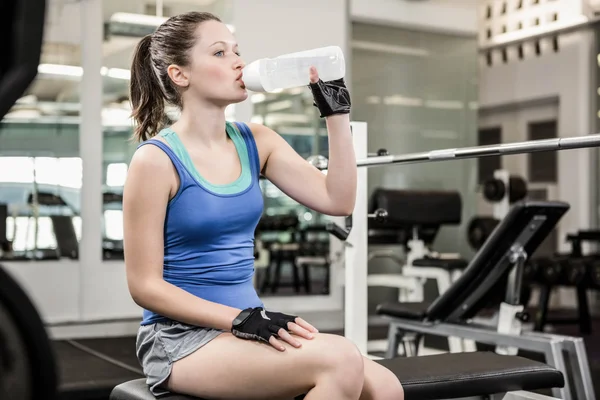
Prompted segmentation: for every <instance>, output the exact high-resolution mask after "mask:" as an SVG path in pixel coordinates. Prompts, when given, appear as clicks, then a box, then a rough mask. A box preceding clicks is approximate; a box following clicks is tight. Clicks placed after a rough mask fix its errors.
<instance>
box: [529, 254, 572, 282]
mask: <svg viewBox="0 0 600 400" xmlns="http://www.w3.org/2000/svg"><path fill="white" fill-rule="evenodd" d="M561 272H562V268H561V266H560V263H558V262H556V260H553V259H552V258H550V257H536V258H532V259H531V260H529V262H528V263H526V264H525V268H524V271H523V277H524V278H525V277H527V278H528V280H529V281H530V282H536V283H545V284H548V285H554V284H556V282H558V280H559V279H560V275H561Z"/></svg>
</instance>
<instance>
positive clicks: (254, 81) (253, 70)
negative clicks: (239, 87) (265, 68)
mask: <svg viewBox="0 0 600 400" xmlns="http://www.w3.org/2000/svg"><path fill="white" fill-rule="evenodd" d="M259 66H260V60H256V61H253V62H251V63H250V64H248V65H246V66H245V67H244V69H243V70H242V80H243V81H244V85H245V86H246V89H248V90H252V91H253V92H266V90H265V88H264V87H263V86H262V83H261V82H260V72H259Z"/></svg>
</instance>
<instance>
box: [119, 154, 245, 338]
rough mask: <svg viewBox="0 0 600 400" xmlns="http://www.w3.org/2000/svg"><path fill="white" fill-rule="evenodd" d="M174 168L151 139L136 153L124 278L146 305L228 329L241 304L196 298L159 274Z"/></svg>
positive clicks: (127, 195) (128, 192)
mask: <svg viewBox="0 0 600 400" xmlns="http://www.w3.org/2000/svg"><path fill="white" fill-rule="evenodd" d="M178 179H179V178H178V176H177V173H176V171H175V169H174V167H173V165H172V163H171V161H170V160H169V158H168V156H167V155H166V154H165V153H164V152H163V151H162V150H160V149H159V148H157V147H156V146H153V145H147V146H143V147H141V148H140V149H138V150H137V151H136V153H135V154H134V156H133V158H132V160H131V164H130V166H129V170H128V173H127V181H126V183H125V187H124V191H123V234H124V237H123V244H124V250H125V269H126V274H127V284H128V286H129V292H130V293H131V296H132V298H133V300H134V301H135V302H136V303H137V304H138V305H139V306H140V307H143V308H145V309H147V310H151V311H153V312H155V313H158V314H160V315H163V316H165V317H167V318H171V319H173V320H176V321H180V322H183V323H187V324H190V325H198V326H205V327H213V328H217V329H224V330H230V329H231V324H232V322H233V320H234V319H235V317H236V316H237V315H238V314H239V313H240V311H241V310H239V309H235V308H232V307H227V306H224V305H221V304H217V303H213V302H210V301H207V300H203V299H200V298H198V297H196V296H194V295H192V294H190V293H188V292H186V291H185V290H183V289H180V288H178V287H177V286H174V285H172V284H170V283H168V282H166V281H165V280H164V279H163V257H164V250H163V249H164V238H163V230H164V221H165V213H166V209H167V203H168V201H169V197H170V193H171V191H172V186H173V182H178Z"/></svg>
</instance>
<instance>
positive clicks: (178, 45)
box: [129, 11, 221, 142]
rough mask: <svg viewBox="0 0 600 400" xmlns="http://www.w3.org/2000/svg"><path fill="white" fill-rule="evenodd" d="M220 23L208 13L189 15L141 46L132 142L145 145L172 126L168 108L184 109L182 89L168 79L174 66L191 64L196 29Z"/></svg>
mask: <svg viewBox="0 0 600 400" xmlns="http://www.w3.org/2000/svg"><path fill="white" fill-rule="evenodd" d="M211 20H213V21H219V22H220V21H221V20H220V19H219V18H218V17H216V16H215V15H213V14H211V13H207V12H196V11H192V12H188V13H185V14H180V15H176V16H174V17H171V18H169V19H168V20H167V21H165V22H163V23H162V24H161V25H160V26H159V27H158V29H157V30H156V31H155V32H154V33H152V34H151V35H147V36H144V37H143V38H142V40H140V42H139V43H138V45H137V47H136V49H135V54H134V56H133V60H132V63H131V81H130V83H129V96H130V98H131V106H132V107H131V108H132V113H131V116H132V117H133V119H134V121H135V122H136V128H135V131H134V133H133V139H134V140H136V141H138V142H142V141H145V140H148V139H150V138H151V137H152V136H154V135H156V134H157V133H158V132H159V131H160V130H161V129H162V128H163V127H164V126H166V125H167V124H168V123H170V121H169V118H168V117H167V114H166V112H165V105H167V104H170V105H173V106H176V107H180V108H183V100H182V98H181V93H180V91H181V88H178V87H177V86H176V85H175V84H174V83H173V81H171V79H170V78H169V76H168V75H167V68H168V66H169V65H171V64H176V65H181V66H186V65H189V64H190V57H189V54H190V49H191V48H192V47H194V44H195V43H196V41H197V37H196V34H195V32H196V28H198V24H201V23H203V22H205V21H211Z"/></svg>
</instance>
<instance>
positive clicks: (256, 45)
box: [232, 0, 350, 121]
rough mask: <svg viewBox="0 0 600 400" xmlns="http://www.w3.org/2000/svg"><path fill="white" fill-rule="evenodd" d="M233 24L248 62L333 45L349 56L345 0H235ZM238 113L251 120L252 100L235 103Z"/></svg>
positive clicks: (240, 116)
mask: <svg viewBox="0 0 600 400" xmlns="http://www.w3.org/2000/svg"><path fill="white" fill-rule="evenodd" d="M232 25H233V26H235V32H236V37H237V40H238V42H239V45H240V51H241V52H242V57H243V58H244V60H245V61H246V62H250V61H253V60H256V59H258V58H263V57H273V56H278V55H281V54H286V53H292V52H295V51H301V50H306V49H311V48H317V47H323V46H330V45H333V46H340V47H341V48H342V50H343V51H344V54H346V57H347V58H349V57H350V56H349V53H348V45H347V41H348V36H349V26H348V5H347V1H346V0H328V1H320V0H306V1H303V2H298V1H296V0H278V1H277V2H273V1H270V0H255V1H251V2H249V1H246V0H234V1H233V19H232ZM324 30H326V32H327V34H324V33H323V32H324ZM347 80H349V79H347ZM235 115H236V119H238V120H247V121H249V120H250V118H251V117H252V103H251V102H249V101H247V102H245V103H243V104H240V105H236V112H235Z"/></svg>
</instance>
